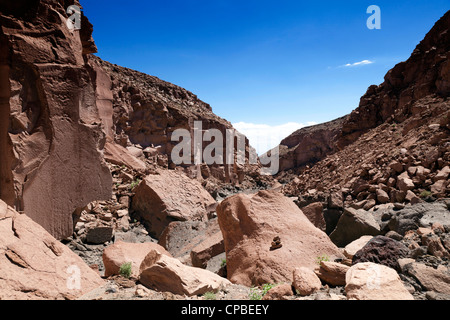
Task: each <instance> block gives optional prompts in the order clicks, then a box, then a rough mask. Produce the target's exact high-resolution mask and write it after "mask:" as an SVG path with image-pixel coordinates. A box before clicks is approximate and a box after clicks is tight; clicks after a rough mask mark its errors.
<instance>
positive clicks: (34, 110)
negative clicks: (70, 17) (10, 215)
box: [0, 1, 112, 239]
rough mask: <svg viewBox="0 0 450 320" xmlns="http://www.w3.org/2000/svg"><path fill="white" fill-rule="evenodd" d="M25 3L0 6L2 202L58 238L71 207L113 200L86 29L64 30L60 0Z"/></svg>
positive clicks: (65, 230)
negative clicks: (89, 70) (89, 61)
mask: <svg viewBox="0 0 450 320" xmlns="http://www.w3.org/2000/svg"><path fill="white" fill-rule="evenodd" d="M71 4H76V5H79V3H78V2H77V1H76V2H75V1H65V5H67V6H69V5H71ZM24 6H25V7H27V10H25V9H20V8H19V7H20V6H17V7H16V6H13V5H9V4H3V3H2V4H1V5H0V12H2V13H3V14H2V15H1V16H0V39H1V40H0V42H1V48H0V51H1V54H0V74H1V75H0V81H1V83H2V86H1V88H2V89H1V93H0V103H1V108H0V109H1V111H0V123H1V125H0V127H1V129H0V163H1V164H0V197H1V198H2V199H4V200H5V201H6V202H7V203H8V204H9V205H11V206H14V207H15V208H16V209H17V210H19V211H23V212H25V213H26V214H27V215H28V216H30V217H31V218H32V219H33V220H34V221H36V222H38V223H39V224H40V225H42V226H43V227H44V228H45V229H46V230H48V231H49V232H50V233H51V234H52V235H53V236H55V237H56V238H58V239H61V238H64V237H67V236H69V235H71V234H72V232H73V222H72V213H74V212H75V210H76V209H78V208H81V207H83V206H85V205H86V204H88V203H89V202H91V201H93V200H99V199H108V198H109V197H110V196H111V188H112V178H111V174H110V172H109V170H108V168H107V166H106V164H105V162H104V160H103V156H102V149H103V145H104V142H105V133H104V131H103V127H102V125H101V121H100V118H99V114H98V108H97V105H96V100H95V92H94V85H93V80H92V78H91V76H90V74H89V72H88V70H87V68H86V64H85V54H86V53H89V52H95V45H94V44H93V41H92V39H91V33H90V32H92V26H91V25H90V23H89V21H88V20H87V19H86V18H83V19H82V30H83V31H82V32H80V31H70V30H69V29H68V27H67V26H66V18H67V14H66V13H65V11H66V8H65V7H64V6H63V4H62V3H61V2H57V1H34V4H33V5H32V6H27V5H24ZM89 30H90V32H89Z"/></svg>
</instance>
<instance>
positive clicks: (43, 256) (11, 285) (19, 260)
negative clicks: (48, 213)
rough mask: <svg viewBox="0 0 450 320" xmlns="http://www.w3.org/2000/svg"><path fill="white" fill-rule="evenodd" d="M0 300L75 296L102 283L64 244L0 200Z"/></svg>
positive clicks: (51, 298)
mask: <svg viewBox="0 0 450 320" xmlns="http://www.w3.org/2000/svg"><path fill="white" fill-rule="evenodd" d="M0 270H1V273H0V299H2V300H29V299H32V300H36V299H46V300H54V299H58V300H60V299H76V298H78V297H80V296H82V295H83V294H85V293H87V292H89V291H91V290H93V289H95V288H96V287H98V286H101V285H103V284H104V281H103V280H102V279H101V278H100V276H99V275H98V274H97V273H96V272H95V271H94V270H92V269H91V268H89V267H88V266H87V265H86V264H85V263H84V262H83V260H82V259H81V258H80V257H78V256H77V255H76V254H75V253H73V252H72V251H71V250H70V249H69V248H68V247H66V246H65V245H63V244H62V243H61V242H59V241H57V240H56V239H55V238H54V237H52V236H51V235H50V234H49V233H48V232H47V231H45V230H44V228H42V227H41V226H40V225H38V224H37V223H35V222H34V221H33V220H31V219H30V218H29V217H28V216H27V215H25V214H19V213H17V212H16V211H15V210H14V209H12V208H11V207H9V206H7V205H6V203H5V202H3V201H1V200H0Z"/></svg>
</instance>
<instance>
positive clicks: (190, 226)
mask: <svg viewBox="0 0 450 320" xmlns="http://www.w3.org/2000/svg"><path fill="white" fill-rule="evenodd" d="M217 234H220V237H221V231H220V226H219V222H218V220H217V219H211V220H208V221H204V222H203V221H174V222H171V223H170V224H169V225H168V226H167V228H166V229H164V231H163V233H162V234H161V237H160V239H159V241H158V244H160V245H161V246H163V247H164V248H165V249H166V250H167V251H169V252H170V253H171V254H172V256H173V257H174V258H177V259H179V260H180V261H181V262H183V263H184V264H187V265H190V266H193V259H195V258H194V257H192V251H193V250H194V249H196V252H197V253H198V254H199V256H198V258H199V260H201V264H202V265H203V264H205V263H207V262H208V260H209V259H210V258H212V257H214V256H209V255H210V254H214V255H216V254H221V253H224V252H225V248H224V244H223V237H222V240H220V239H219V236H218V235H217ZM210 238H214V239H216V240H213V241H210V240H209V239H210ZM220 243H221V244H220ZM208 247H209V248H210V249H208ZM219 251H221V252H219ZM193 255H196V253H194V254H193ZM197 263H199V261H198V260H197ZM197 267H200V266H199V265H197Z"/></svg>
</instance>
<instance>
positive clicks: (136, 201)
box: [132, 170, 217, 238]
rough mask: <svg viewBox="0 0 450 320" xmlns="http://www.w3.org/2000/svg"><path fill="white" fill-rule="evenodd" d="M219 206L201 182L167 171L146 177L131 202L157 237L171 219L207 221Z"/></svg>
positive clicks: (151, 233)
mask: <svg viewBox="0 0 450 320" xmlns="http://www.w3.org/2000/svg"><path fill="white" fill-rule="evenodd" d="M216 205H217V204H216V201H215V200H214V199H213V198H212V197H211V195H210V194H209V193H208V192H207V191H206V190H205V189H204V188H203V187H202V185H201V184H200V183H199V182H198V181H196V180H192V179H189V178H188V177H187V176H185V175H183V174H181V173H177V172H173V171H168V170H160V171H159V172H158V174H150V175H148V176H146V177H145V178H144V180H143V181H142V182H141V183H140V184H139V186H137V187H136V188H135V196H134V197H133V201H132V209H133V210H135V211H136V213H137V215H138V216H139V217H140V218H142V219H143V221H144V224H145V225H146V227H147V229H148V230H149V233H150V235H152V236H153V237H155V238H159V237H160V235H161V233H162V232H163V231H164V229H165V228H166V227H167V226H168V225H169V223H170V222H172V221H187V220H198V221H205V220H207V219H208V214H209V213H211V212H214V210H215V207H216Z"/></svg>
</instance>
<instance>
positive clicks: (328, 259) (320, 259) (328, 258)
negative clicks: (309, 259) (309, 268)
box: [316, 254, 330, 265]
mask: <svg viewBox="0 0 450 320" xmlns="http://www.w3.org/2000/svg"><path fill="white" fill-rule="evenodd" d="M322 261H330V257H329V256H328V255H326V254H323V255H321V256H319V257H317V258H316V262H317V264H319V265H320V263H321V262H322Z"/></svg>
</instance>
